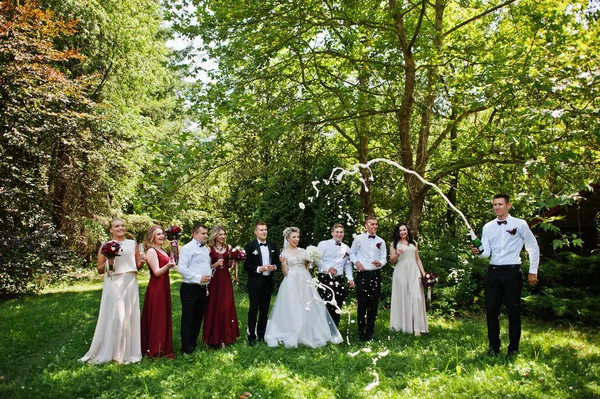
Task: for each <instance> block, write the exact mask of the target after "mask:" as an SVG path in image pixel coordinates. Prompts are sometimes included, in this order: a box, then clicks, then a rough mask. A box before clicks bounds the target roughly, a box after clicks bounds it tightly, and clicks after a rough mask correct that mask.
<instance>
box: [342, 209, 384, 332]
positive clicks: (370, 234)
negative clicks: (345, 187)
mask: <svg viewBox="0 0 600 399" xmlns="http://www.w3.org/2000/svg"><path fill="white" fill-rule="evenodd" d="M365 228H366V230H367V232H366V233H363V234H360V235H358V236H357V237H356V238H355V239H354V242H353V243H352V248H351V249H350V260H351V261H352V262H353V263H354V267H356V270H357V273H356V297H357V299H358V338H359V339H360V340H361V341H371V340H373V331H374V329H375V320H376V319H377V308H378V306H379V295H380V293H381V272H380V269H381V268H382V267H383V266H384V265H385V263H386V259H387V250H386V247H385V241H383V239H382V238H381V237H379V236H377V229H378V228H379V223H377V218H376V217H375V216H368V217H367V218H366V219H365Z"/></svg>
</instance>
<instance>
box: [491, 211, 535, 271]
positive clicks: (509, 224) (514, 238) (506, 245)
mask: <svg viewBox="0 0 600 399" xmlns="http://www.w3.org/2000/svg"><path fill="white" fill-rule="evenodd" d="M504 221H505V222H506V223H504ZM504 221H500V220H498V219H497V218H496V219H494V220H492V221H491V222H488V223H486V225H485V226H483V231H482V233H481V244H482V246H483V252H482V253H481V256H482V257H484V258H488V257H489V256H490V255H491V256H492V259H491V260H490V264H491V265H494V266H502V265H520V264H521V250H522V249H523V245H525V249H526V250H527V252H528V253H529V273H530V274H537V271H538V265H539V263H540V248H539V246H538V243H537V241H536V239H535V236H534V235H533V233H532V232H531V230H530V229H529V226H528V225H527V222H526V221H524V220H523V219H519V218H515V217H512V216H510V215H508V217H507V218H506V219H504ZM498 222H501V224H500V223H498ZM513 233H514V234H513Z"/></svg>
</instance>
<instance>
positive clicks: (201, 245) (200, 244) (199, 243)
mask: <svg viewBox="0 0 600 399" xmlns="http://www.w3.org/2000/svg"><path fill="white" fill-rule="evenodd" d="M196 242H198V241H196ZM198 246H199V247H200V248H202V247H203V246H204V244H202V243H201V242H198Z"/></svg>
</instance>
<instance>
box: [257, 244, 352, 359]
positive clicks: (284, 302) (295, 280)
mask: <svg viewBox="0 0 600 399" xmlns="http://www.w3.org/2000/svg"><path fill="white" fill-rule="evenodd" d="M281 255H282V256H283V257H284V258H285V259H286V260H287V265H288V274H287V276H286V277H285V278H284V279H283V281H282V283H281V286H280V287H279V292H278V293H277V299H276V300H275V304H274V305H273V310H272V311H271V315H270V316H269V321H268V323H267V331H266V333H265V342H266V343H267V345H269V346H277V345H279V344H280V343H283V344H284V345H285V346H286V347H288V348H296V347H298V344H302V345H308V346H310V347H313V348H316V347H319V346H324V345H326V344H327V342H333V343H334V344H339V343H340V342H342V341H343V338H342V335H341V334H340V332H339V331H338V329H337V327H336V326H335V323H334V322H333V320H332V319H331V316H330V315H329V312H327V308H326V307H325V303H323V301H322V300H321V297H320V296H319V293H318V292H317V290H316V289H315V287H314V286H313V284H312V283H311V281H312V276H311V275H310V273H309V272H308V270H306V267H305V266H304V264H305V263H304V262H305V260H306V251H305V250H304V249H302V248H298V249H295V250H289V249H288V250H285V251H283V252H282V253H281Z"/></svg>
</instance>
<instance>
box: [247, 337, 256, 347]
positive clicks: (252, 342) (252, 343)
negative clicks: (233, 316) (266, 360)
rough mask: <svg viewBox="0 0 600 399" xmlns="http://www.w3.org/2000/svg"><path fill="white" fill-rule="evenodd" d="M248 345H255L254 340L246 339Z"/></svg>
mask: <svg viewBox="0 0 600 399" xmlns="http://www.w3.org/2000/svg"><path fill="white" fill-rule="evenodd" d="M248 345H249V346H254V345H256V339H255V338H248Z"/></svg>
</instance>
